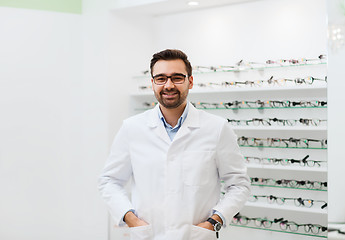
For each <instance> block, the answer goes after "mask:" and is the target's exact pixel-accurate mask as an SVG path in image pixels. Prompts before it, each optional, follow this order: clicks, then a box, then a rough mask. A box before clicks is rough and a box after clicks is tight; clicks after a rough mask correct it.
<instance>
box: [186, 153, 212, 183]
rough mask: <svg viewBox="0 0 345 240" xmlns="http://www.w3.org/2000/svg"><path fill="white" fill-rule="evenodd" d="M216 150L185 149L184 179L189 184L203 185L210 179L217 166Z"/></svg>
mask: <svg viewBox="0 0 345 240" xmlns="http://www.w3.org/2000/svg"><path fill="white" fill-rule="evenodd" d="M213 158H214V151H185V152H184V153H183V157H182V161H183V179H184V183H185V184H186V185H188V186H202V185H205V184H207V183H209V181H210V177H211V176H212V173H213V172H214V169H215V168H216V164H215V161H214V159H213Z"/></svg>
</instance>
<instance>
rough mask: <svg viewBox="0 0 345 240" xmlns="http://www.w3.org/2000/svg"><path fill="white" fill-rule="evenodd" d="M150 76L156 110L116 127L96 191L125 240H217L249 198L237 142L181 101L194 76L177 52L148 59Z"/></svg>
mask: <svg viewBox="0 0 345 240" xmlns="http://www.w3.org/2000/svg"><path fill="white" fill-rule="evenodd" d="M150 69H151V76H152V79H151V82H152V89H153V91H154V95H155V97H156V98H157V100H158V102H159V104H157V105H156V107H155V108H154V109H151V110H148V111H146V112H144V113H141V114H138V115H136V116H133V117H130V118H128V119H126V120H125V121H124V122H123V125H122V127H121V129H120V130H119V132H118V134H117V135H116V137H115V139H114V142H113V144H112V147H111V153H110V156H109V158H108V160H107V163H106V166H105V168H104V171H103V174H102V176H101V177H100V184H99V189H100V191H101V193H102V196H103V198H104V199H105V201H106V203H107V204H108V207H109V209H110V213H111V215H112V217H113V218H114V220H115V222H116V224H118V225H119V226H123V225H125V224H127V225H128V226H129V229H130V235H131V239H132V240H139V239H145V240H209V239H216V238H217V237H218V231H219V228H220V227H221V226H225V225H226V224H230V222H231V219H232V217H233V216H234V215H235V214H236V213H237V212H238V211H239V210H240V209H241V207H242V206H243V204H244V203H245V201H246V199H247V197H248V196H249V188H250V182H249V178H248V176H247V174H246V167H245V164H244V159H243V156H242V155H241V153H240V150H239V147H238V145H237V139H236V135H235V134H234V132H233V131H232V130H231V129H230V128H229V124H227V122H226V120H225V119H222V118H220V117H218V116H215V115H211V114H209V113H206V112H204V111H201V110H197V109H196V108H194V107H193V105H191V104H190V103H188V102H187V96H188V92H189V89H192V87H193V76H192V67H191V64H190V62H189V61H188V59H187V56H186V55H185V54H184V53H183V52H182V51H179V50H170V49H167V50H164V51H162V52H159V53H156V54H154V55H153V58H152V60H151V65H150ZM129 179H132V181H131V200H130V199H129V197H128V195H127V194H126V191H125V189H124V186H125V184H126V183H127V182H128V180H129ZM221 181H224V185H225V191H226V193H225V195H224V197H223V198H222V199H221V200H220V195H221V192H220V183H221Z"/></svg>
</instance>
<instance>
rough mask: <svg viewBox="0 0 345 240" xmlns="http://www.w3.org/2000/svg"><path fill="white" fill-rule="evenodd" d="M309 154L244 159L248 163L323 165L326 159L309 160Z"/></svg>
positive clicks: (246, 157)
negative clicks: (293, 156)
mask: <svg viewBox="0 0 345 240" xmlns="http://www.w3.org/2000/svg"><path fill="white" fill-rule="evenodd" d="M308 158H309V155H307V156H305V157H304V158H303V159H293V158H259V157H248V156H245V157H244V159H245V160H246V162H247V163H254V164H262V165H278V164H280V165H283V166H289V165H293V164H298V165H299V166H302V167H304V166H308V167H321V164H322V163H326V161H317V160H310V159H309V160H308Z"/></svg>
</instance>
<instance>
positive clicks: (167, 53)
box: [150, 49, 192, 76]
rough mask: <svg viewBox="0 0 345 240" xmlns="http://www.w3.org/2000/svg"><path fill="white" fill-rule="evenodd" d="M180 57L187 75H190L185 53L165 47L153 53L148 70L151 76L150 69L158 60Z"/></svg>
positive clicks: (190, 70)
mask: <svg viewBox="0 0 345 240" xmlns="http://www.w3.org/2000/svg"><path fill="white" fill-rule="evenodd" d="M176 59H181V60H182V61H183V62H184V64H185V65H186V71H187V74H188V76H192V66H191V64H190V62H189V61H188V57H187V55H186V54H185V53H184V52H182V51H181V50H177V49H166V50H163V51H161V52H158V53H155V54H153V56H152V59H151V64H150V71H151V76H152V70H153V66H154V65H155V64H156V62H158V61H159V60H176Z"/></svg>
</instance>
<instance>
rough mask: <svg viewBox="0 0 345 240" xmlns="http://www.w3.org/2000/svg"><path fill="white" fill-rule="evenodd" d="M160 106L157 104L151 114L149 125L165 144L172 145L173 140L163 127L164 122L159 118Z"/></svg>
mask: <svg viewBox="0 0 345 240" xmlns="http://www.w3.org/2000/svg"><path fill="white" fill-rule="evenodd" d="M158 108H159V104H157V105H156V106H155V107H154V108H153V109H152V110H151V111H150V113H149V117H148V119H147V120H148V121H147V125H148V126H149V127H150V128H152V130H153V132H154V133H155V134H156V135H157V136H158V137H159V138H161V139H162V140H163V141H164V142H166V143H168V144H171V140H170V138H169V135H168V133H167V131H166V130H165V127H164V125H163V122H162V121H161V120H160V119H159V117H158V111H159V109H158Z"/></svg>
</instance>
